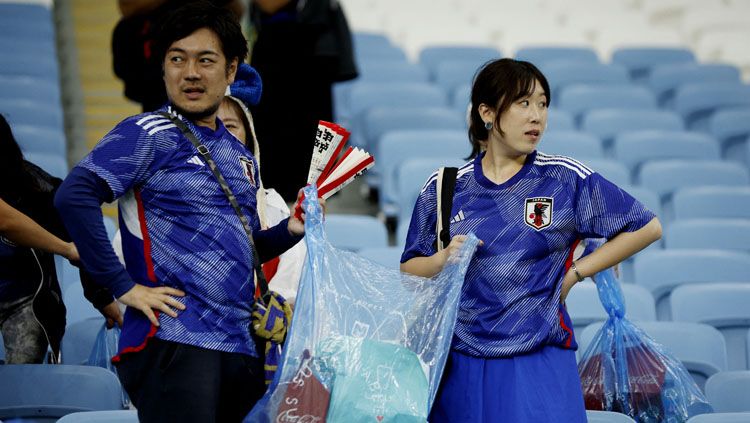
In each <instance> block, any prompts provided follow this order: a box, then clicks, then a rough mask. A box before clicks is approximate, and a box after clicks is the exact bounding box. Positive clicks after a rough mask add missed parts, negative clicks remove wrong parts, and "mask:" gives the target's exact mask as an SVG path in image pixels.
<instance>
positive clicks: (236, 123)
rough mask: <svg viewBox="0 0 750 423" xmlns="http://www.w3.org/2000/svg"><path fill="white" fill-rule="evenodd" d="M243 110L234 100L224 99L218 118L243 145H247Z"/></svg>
mask: <svg viewBox="0 0 750 423" xmlns="http://www.w3.org/2000/svg"><path fill="white" fill-rule="evenodd" d="M241 113H242V110H240V107H239V105H237V104H234V101H233V100H228V99H224V101H222V102H221V105H220V106H219V112H218V116H219V119H221V121H222V122H223V123H224V127H225V128H227V130H228V131H229V132H231V133H232V135H234V136H235V137H237V139H238V140H240V141H242V143H243V144H245V145H247V133H246V132H245V124H244V123H243V122H244V120H243V119H242V115H241Z"/></svg>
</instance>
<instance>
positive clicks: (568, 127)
mask: <svg viewBox="0 0 750 423" xmlns="http://www.w3.org/2000/svg"><path fill="white" fill-rule="evenodd" d="M575 129H577V128H576V122H575V119H573V115H571V114H570V113H568V112H566V111H565V110H560V109H558V108H555V107H552V108H549V109H547V131H573V130H575ZM545 133H546V132H545ZM542 139H544V138H542Z"/></svg>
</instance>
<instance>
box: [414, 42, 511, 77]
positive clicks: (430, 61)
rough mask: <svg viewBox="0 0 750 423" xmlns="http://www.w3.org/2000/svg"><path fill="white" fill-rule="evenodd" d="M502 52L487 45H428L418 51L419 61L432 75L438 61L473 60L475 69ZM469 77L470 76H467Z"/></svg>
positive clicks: (496, 57)
mask: <svg viewBox="0 0 750 423" xmlns="http://www.w3.org/2000/svg"><path fill="white" fill-rule="evenodd" d="M500 57H502V54H501V53H500V51H499V50H497V49H496V48H494V47H487V46H438V45H433V46H428V47H425V48H423V49H422V51H420V52H419V63H421V64H422V66H424V67H426V68H427V69H429V71H430V74H431V75H432V76H433V77H434V76H435V75H436V71H437V68H438V65H439V64H440V63H443V62H446V61H452V60H461V61H466V62H473V63H474V66H475V70H476V69H478V68H479V66H481V65H483V64H484V63H485V62H487V61H489V60H492V59H499V58H500ZM469 78H471V76H469Z"/></svg>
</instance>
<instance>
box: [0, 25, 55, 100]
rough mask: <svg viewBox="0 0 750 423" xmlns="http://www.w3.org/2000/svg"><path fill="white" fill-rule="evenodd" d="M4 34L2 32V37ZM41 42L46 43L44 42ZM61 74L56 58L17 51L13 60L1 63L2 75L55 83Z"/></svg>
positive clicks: (0, 71) (0, 73)
mask: <svg viewBox="0 0 750 423" xmlns="http://www.w3.org/2000/svg"><path fill="white" fill-rule="evenodd" d="M2 32H3V31H2V30H0V37H2ZM39 42H40V43H44V41H43V40H40V41H39ZM32 48H33V47H32ZM59 73H60V71H59V68H58V64H57V59H56V58H55V57H54V56H53V57H45V56H40V55H38V54H36V53H30V52H18V51H16V52H15V53H14V58H13V60H2V61H0V75H6V76H15V77H33V78H37V79H46V80H48V81H50V82H55V81H57V80H58V78H59ZM58 91H59V90H58Z"/></svg>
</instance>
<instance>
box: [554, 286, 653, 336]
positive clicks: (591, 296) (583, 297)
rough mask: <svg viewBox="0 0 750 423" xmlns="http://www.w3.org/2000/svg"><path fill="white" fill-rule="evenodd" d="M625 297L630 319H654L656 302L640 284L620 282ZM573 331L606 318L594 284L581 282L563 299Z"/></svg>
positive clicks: (627, 313)
mask: <svg viewBox="0 0 750 423" xmlns="http://www.w3.org/2000/svg"><path fill="white" fill-rule="evenodd" d="M620 288H621V289H622V295H623V297H624V299H625V310H626V314H625V316H627V318H628V319H631V320H656V304H655V303H654V297H653V296H652V295H651V293H650V292H649V291H648V290H647V289H646V288H643V287H641V286H637V285H633V284H620ZM565 306H566V307H567V310H568V314H569V315H570V319H571V320H572V322H573V331H574V333H579V332H581V331H582V330H583V328H585V327H586V326H587V325H589V324H591V323H594V322H600V321H604V320H607V312H606V311H605V310H604V307H603V306H602V304H601V301H600V300H599V292H598V291H597V288H596V284H594V283H592V282H588V281H587V282H583V283H579V284H577V285H576V286H575V287H573V289H571V290H570V293H569V294H568V297H567V298H566V299H565Z"/></svg>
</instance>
